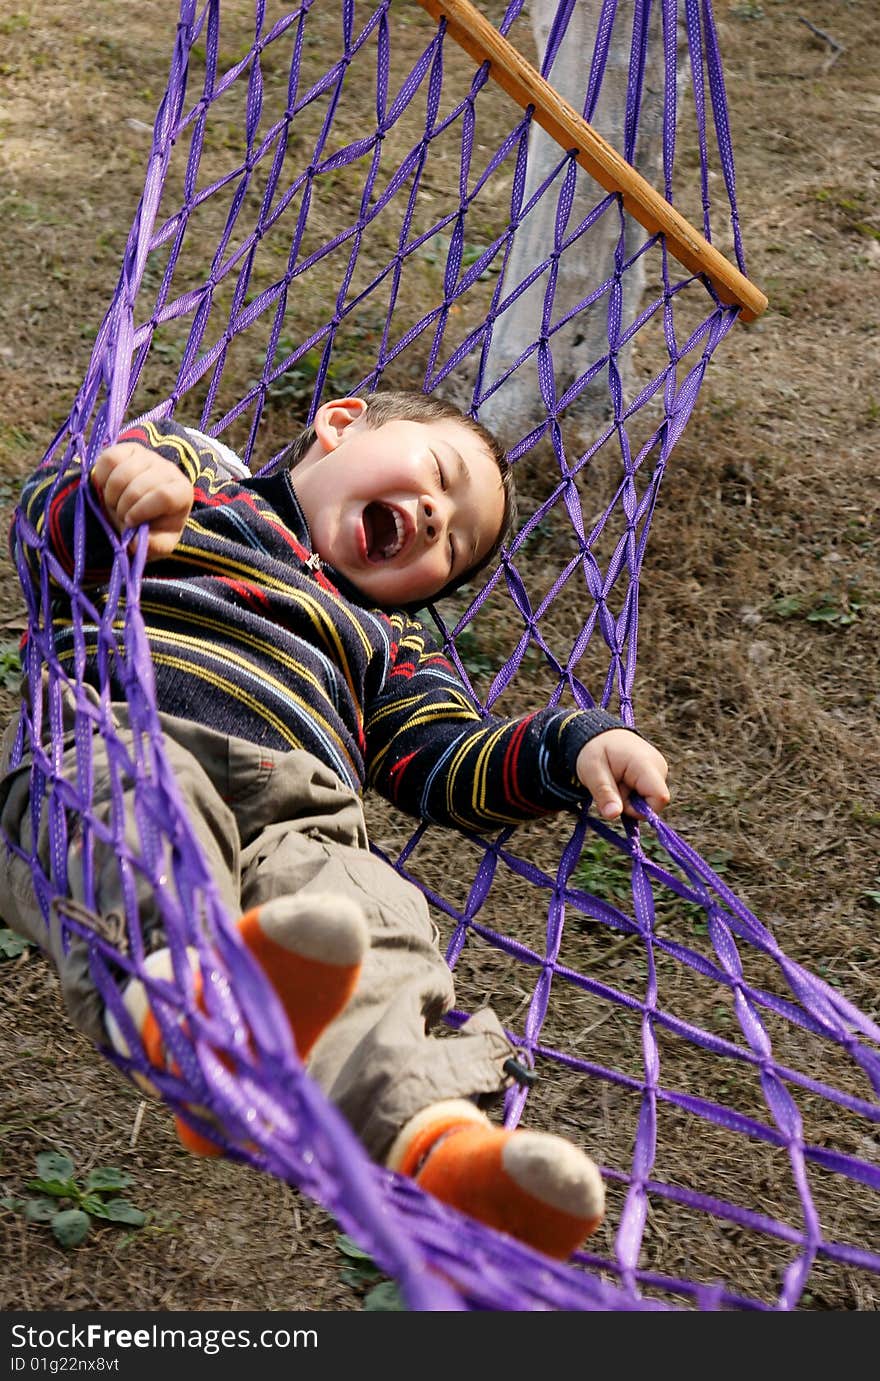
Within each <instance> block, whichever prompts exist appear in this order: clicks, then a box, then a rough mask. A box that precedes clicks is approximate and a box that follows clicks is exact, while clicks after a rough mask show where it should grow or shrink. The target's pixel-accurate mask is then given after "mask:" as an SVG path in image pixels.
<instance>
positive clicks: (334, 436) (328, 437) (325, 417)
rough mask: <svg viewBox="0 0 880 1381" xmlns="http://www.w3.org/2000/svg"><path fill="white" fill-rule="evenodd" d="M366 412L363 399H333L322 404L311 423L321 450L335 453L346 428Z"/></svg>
mask: <svg viewBox="0 0 880 1381" xmlns="http://www.w3.org/2000/svg"><path fill="white" fill-rule="evenodd" d="M366 410H367V405H366V403H365V402H364V400H363V398H334V399H331V400H330V401H329V402H326V403H322V404H321V406H320V407H319V408H318V411H317V412H316V413H315V417H314V420H313V422H312V426H313V427H314V429H315V435H316V437H317V438H318V441H319V442H320V443H321V448H322V450H324V451H335V449H336V447H337V446H338V445H339V443H340V441H341V440H342V437H343V434H344V432H345V429H346V427H350V426H351V424H352V422H357V420H358V418H360V417H363V415H364V413H365V412H366Z"/></svg>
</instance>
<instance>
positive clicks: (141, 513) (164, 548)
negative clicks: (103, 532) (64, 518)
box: [90, 442, 193, 558]
mask: <svg viewBox="0 0 880 1381" xmlns="http://www.w3.org/2000/svg"><path fill="white" fill-rule="evenodd" d="M90 479H91V482H92V484H93V485H94V487H95V488H96V489H97V490H98V492H99V493H100V495H101V498H102V501H103V504H104V509H105V511H106V513H107V516H108V517H109V519H110V521H111V522H112V523H113V526H114V527H115V528H116V530H117V532H120V533H122V532H125V531H126V530H128V529H129V528H134V527H140V526H141V524H143V523H146V524H148V526H149V528H150V536H149V541H148V547H147V554H148V557H149V558H153V557H156V556H163V555H167V554H168V553H169V552H171V551H173V549H174V547H175V546H176V544H177V541H178V539H179V537H180V534H181V532H182V531H183V528H184V525H185V523H186V520H187V518H188V517H189V512H190V509H191V508H192V500H193V492H192V484H191V483H190V481H189V480H188V479H187V477H186V476H185V475H184V474H183V473H182V472H181V471H180V470H178V468H177V466H176V465H174V463H173V462H172V461H170V460H166V459H165V457H164V456H160V455H158V454H157V453H156V452H155V451H151V450H150V449H149V447H146V446H141V445H139V444H137V443H135V442H123V443H122V444H120V445H117V446H108V447H107V449H106V450H104V451H102V452H101V453H100V455H99V456H98V457H97V459H96V461H95V463H94V465H93V467H92V470H91V474H90Z"/></svg>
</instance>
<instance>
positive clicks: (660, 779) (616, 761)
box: [576, 729, 669, 820]
mask: <svg viewBox="0 0 880 1381" xmlns="http://www.w3.org/2000/svg"><path fill="white" fill-rule="evenodd" d="M576 770H577V775H578V780H579V781H580V783H581V785H582V786H585V787H586V788H587V790H588V791H589V793H590V795H591V796H592V798H593V801H594V803H595V806H596V809H597V810H598V812H599V814H600V815H601V816H602V817H603V818H604V819H605V820H616V819H617V817H618V816H619V815H620V814H621V812H623V814H624V815H629V816H631V817H632V818H633V819H634V820H638V819H639V818H640V816H639V812H638V811H637V810H635V809H634V807H633V806H631V805H630V803H629V794H630V792H631V791H634V792H636V793H637V794H638V795H639V796H641V797H642V798H643V799H644V800H645V801H647V803H648V805H649V806H650V807H651V809H652V810H655V811H661V810H663V809H664V807H665V806H668V805H669V788H668V787H667V785H666V777H667V774H668V772H669V764H668V763H667V761H666V759H665V758H664V757H663V754H662V753H658V751H657V749H656V748H654V747H653V745H652V744H650V743H648V742H646V740H645V739H643V738H639V736H638V734H634V733H632V732H631V731H630V730H629V729H606V730H605V732H604V733H602V734H597V735H596V737H595V738H591V739H590V741H589V743H585V744H584V746H583V748H582V749H581V751H580V752H579V753H578V758H577V764H576Z"/></svg>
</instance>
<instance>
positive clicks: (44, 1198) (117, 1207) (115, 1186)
mask: <svg viewBox="0 0 880 1381" xmlns="http://www.w3.org/2000/svg"><path fill="white" fill-rule="evenodd" d="M36 1168H37V1174H36V1177H35V1178H34V1179H32V1180H28V1181H27V1182H26V1183H25V1189H30V1190H33V1191H35V1195H36V1197H33V1198H29V1199H20V1198H5V1199H0V1206H2V1207H3V1208H8V1209H10V1210H11V1211H12V1212H13V1213H20V1214H22V1216H23V1217H24V1218H25V1219H26V1220H27V1222H29V1223H42V1224H45V1225H46V1226H48V1227H50V1228H51V1229H52V1234H53V1236H54V1237H55V1240H56V1242H58V1244H59V1246H62V1247H64V1248H68V1247H76V1246H79V1244H80V1242H82V1241H84V1240H85V1238H86V1237H87V1236H88V1234H89V1231H90V1230H91V1227H92V1223H93V1219H96V1218H99V1219H102V1220H103V1221H105V1222H108V1223H119V1224H122V1225H125V1226H127V1227H134V1228H139V1227H143V1225H144V1223H145V1222H146V1217H147V1215H146V1214H145V1213H143V1212H142V1211H141V1210H140V1209H139V1208H135V1206H134V1204H131V1203H129V1201H128V1199H123V1198H120V1197H119V1191H120V1190H121V1189H127V1188H128V1186H129V1185H130V1184H131V1176H130V1175H127V1174H126V1173H125V1171H124V1170H118V1169H117V1168H116V1166H113V1165H101V1166H96V1167H95V1169H94V1170H90V1171H89V1173H88V1174H87V1175H86V1177H85V1179H84V1180H82V1181H80V1179H79V1178H78V1177H77V1175H76V1172H75V1166H74V1164H73V1161H72V1160H71V1159H70V1157H69V1156H65V1155H61V1154H60V1152H58V1151H41V1152H40V1154H39V1155H38V1156H37V1158H36Z"/></svg>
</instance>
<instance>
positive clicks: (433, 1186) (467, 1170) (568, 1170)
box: [386, 1099, 605, 1261]
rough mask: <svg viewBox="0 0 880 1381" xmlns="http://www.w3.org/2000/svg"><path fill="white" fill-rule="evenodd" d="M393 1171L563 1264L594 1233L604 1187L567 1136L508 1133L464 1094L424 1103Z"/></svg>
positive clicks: (404, 1135) (392, 1157)
mask: <svg viewBox="0 0 880 1381" xmlns="http://www.w3.org/2000/svg"><path fill="white" fill-rule="evenodd" d="M386 1164H387V1165H388V1167H389V1169H391V1170H397V1171H399V1172H400V1174H403V1175H410V1176H412V1178H413V1179H414V1180H415V1182H416V1184H418V1185H420V1186H421V1188H422V1189H424V1190H426V1191H427V1192H428V1193H429V1194H433V1195H434V1197H435V1198H437V1199H440V1200H442V1202H443V1203H447V1204H450V1205H451V1206H452V1207H453V1208H457V1209H459V1210H460V1211H461V1212H462V1213H467V1214H468V1215H469V1216H470V1217H471V1218H476V1219H478V1220H479V1222H481V1223H485V1224H486V1225H487V1226H489V1227H492V1228H495V1229H497V1230H498V1231H499V1232H506V1233H509V1234H510V1236H511V1237H516V1238H518V1239H519V1240H520V1241H521V1242H526V1243H527V1244H528V1245H529V1246H530V1247H535V1248H536V1249H537V1250H538V1251H542V1252H545V1253H546V1255H547V1256H552V1257H555V1258H556V1259H557V1260H559V1261H564V1260H565V1259H566V1258H567V1257H569V1256H570V1255H571V1253H572V1252H573V1251H575V1250H576V1249H577V1248H578V1247H579V1246H580V1245H581V1243H582V1242H583V1241H584V1239H585V1238H587V1237H589V1236H590V1234H591V1233H593V1232H595V1230H596V1228H597V1227H598V1226H599V1224H600V1223H601V1221H602V1217H603V1214H604V1211H605V1186H604V1184H603V1182H602V1176H601V1175H600V1174H599V1170H598V1168H597V1166H596V1165H594V1163H593V1161H591V1160H590V1159H589V1157H588V1156H586V1155H584V1153H583V1151H581V1150H579V1149H578V1148H577V1147H576V1146H574V1145H572V1143H571V1142H570V1141H566V1140H565V1139H564V1138H563V1137H561V1136H553V1135H552V1134H550V1133H548V1132H530V1131H507V1130H505V1129H504V1128H503V1127H496V1126H493V1125H492V1123H491V1122H490V1121H489V1119H488V1118H487V1117H486V1116H485V1115H484V1114H483V1113H481V1112H480V1111H479V1109H478V1108H476V1107H475V1106H474V1104H473V1103H469V1102H467V1101H466V1100H465V1099H449V1100H448V1101H446V1102H443V1103H434V1104H432V1105H431V1106H430V1107H428V1108H423V1109H422V1111H421V1112H420V1113H417V1114H416V1116H415V1117H413V1118H411V1119H410V1121H409V1122H408V1123H407V1124H406V1126H405V1127H404V1128H403V1130H402V1131H401V1132H400V1133H399V1134H398V1136H397V1138H396V1140H395V1142H394V1145H393V1146H392V1148H391V1151H390V1153H389V1155H388V1158H387V1161H386Z"/></svg>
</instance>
